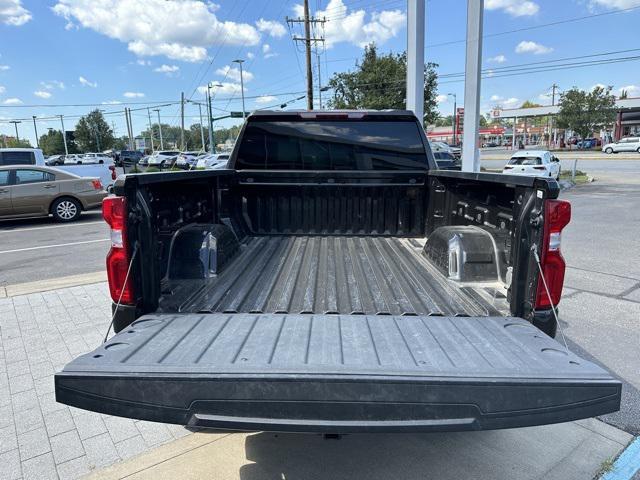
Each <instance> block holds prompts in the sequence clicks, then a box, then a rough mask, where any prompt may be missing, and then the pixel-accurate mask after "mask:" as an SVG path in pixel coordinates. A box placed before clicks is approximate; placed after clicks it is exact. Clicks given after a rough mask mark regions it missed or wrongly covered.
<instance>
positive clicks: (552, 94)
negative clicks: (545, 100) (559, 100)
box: [551, 83, 558, 106]
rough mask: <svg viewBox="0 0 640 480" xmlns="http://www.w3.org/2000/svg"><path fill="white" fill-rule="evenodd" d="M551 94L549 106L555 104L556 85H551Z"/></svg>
mask: <svg viewBox="0 0 640 480" xmlns="http://www.w3.org/2000/svg"><path fill="white" fill-rule="evenodd" d="M551 89H552V93H551V105H553V106H555V104H556V90H557V89H558V85H557V84H555V83H554V84H553V85H551Z"/></svg>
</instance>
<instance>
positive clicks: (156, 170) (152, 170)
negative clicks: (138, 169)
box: [144, 167, 160, 173]
mask: <svg viewBox="0 0 640 480" xmlns="http://www.w3.org/2000/svg"><path fill="white" fill-rule="evenodd" d="M159 171H160V169H159V168H158V167H147V168H146V169H145V171H144V173H154V172H159Z"/></svg>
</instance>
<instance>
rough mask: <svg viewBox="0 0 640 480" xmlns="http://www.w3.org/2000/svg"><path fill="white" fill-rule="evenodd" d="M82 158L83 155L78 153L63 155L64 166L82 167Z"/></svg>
mask: <svg viewBox="0 0 640 480" xmlns="http://www.w3.org/2000/svg"><path fill="white" fill-rule="evenodd" d="M82 157H84V155H82V154H80V153H71V154H69V155H65V157H64V164H65V165H82Z"/></svg>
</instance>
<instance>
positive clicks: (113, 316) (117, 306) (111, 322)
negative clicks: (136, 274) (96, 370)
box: [102, 242, 138, 343]
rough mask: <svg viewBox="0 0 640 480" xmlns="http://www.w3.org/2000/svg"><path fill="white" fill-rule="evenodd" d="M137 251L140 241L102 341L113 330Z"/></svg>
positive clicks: (136, 244)
mask: <svg viewBox="0 0 640 480" xmlns="http://www.w3.org/2000/svg"><path fill="white" fill-rule="evenodd" d="M136 253H138V242H136V243H135V244H134V245H133V253H132V254H131V260H129V266H128V267H127V274H126V275H125V276H124V282H123V283H122V289H121V290H120V297H119V298H118V301H117V302H116V306H115V307H114V308H113V314H112V315H111V321H110V322H109V326H108V327H107V333H105V334H104V340H103V341H102V343H107V340H108V339H109V332H110V331H111V327H112V326H113V321H114V320H115V318H116V314H117V313H118V308H120V302H121V301H122V295H123V294H124V290H125V288H124V287H125V285H126V284H127V281H128V280H129V274H130V273H131V265H133V261H134V260H135V258H136Z"/></svg>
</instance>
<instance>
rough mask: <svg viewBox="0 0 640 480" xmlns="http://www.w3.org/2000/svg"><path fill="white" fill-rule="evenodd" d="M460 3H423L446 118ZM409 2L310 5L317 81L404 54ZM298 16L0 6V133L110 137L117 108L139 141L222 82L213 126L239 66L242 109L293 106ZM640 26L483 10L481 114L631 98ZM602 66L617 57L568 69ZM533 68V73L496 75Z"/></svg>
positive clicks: (236, 90)
mask: <svg viewBox="0 0 640 480" xmlns="http://www.w3.org/2000/svg"><path fill="white" fill-rule="evenodd" d="M466 3H467V2H466V0H427V4H426V15H425V16H426V28H425V39H426V44H427V47H426V51H425V61H428V62H434V63H436V64H437V65H438V67H437V71H438V74H439V75H440V85H439V91H438V100H439V104H438V108H439V110H440V111H441V112H442V114H443V115H446V114H449V113H451V112H452V111H453V97H452V96H451V95H448V94H456V95H457V101H458V105H460V104H462V103H463V101H464V82H463V78H462V77H461V76H460V75H459V74H461V73H462V72H464V63H465V42H464V39H465V29H466ZM406 5H407V0H310V8H311V13H312V14H313V15H316V16H317V17H319V18H326V20H327V21H326V22H325V23H324V28H321V27H318V29H317V31H316V32H315V35H316V36H323V37H324V38H325V39H326V41H325V43H324V46H323V47H322V46H319V48H318V53H319V56H320V76H321V79H322V84H323V85H324V84H326V81H327V79H328V78H330V77H331V75H333V74H334V73H336V72H342V71H348V70H350V69H353V68H354V65H355V62H356V61H357V59H358V58H360V57H361V55H362V51H363V48H364V46H365V45H367V44H368V43H369V42H372V41H374V42H376V44H377V45H378V46H379V48H380V50H381V51H382V52H402V51H404V50H405V49H406V34H407V30H406ZM301 14H302V6H301V5H300V4H299V0H298V1H296V0H250V1H249V0H216V1H215V2H212V1H203V0H0V134H7V135H14V125H13V124H11V123H8V122H9V121H10V120H14V119H21V120H22V123H20V124H19V125H18V128H19V132H20V137H21V138H28V139H30V140H31V142H32V144H34V145H35V135H34V128H33V121H32V120H31V119H32V116H34V115H35V116H36V117H37V128H38V131H39V134H42V133H43V132H45V131H46V129H47V128H60V121H59V119H56V118H52V117H55V116H56V115H64V119H65V127H66V129H67V130H71V129H73V126H74V125H75V123H76V122H77V119H78V118H79V116H81V115H83V114H86V113H87V112H88V111H89V110H91V109H93V108H100V109H101V110H104V112H105V116H106V118H107V120H108V121H109V122H110V123H112V124H113V126H114V128H115V132H116V135H118V136H121V135H125V134H126V126H125V120H124V114H123V110H124V108H125V107H130V108H132V109H134V111H133V113H132V120H133V128H134V131H135V132H136V133H138V132H140V131H141V130H143V129H145V128H146V127H147V125H148V122H149V113H150V114H151V115H153V118H152V120H153V121H154V122H155V121H157V112H154V111H153V110H151V109H155V108H159V110H160V112H159V113H160V115H161V119H162V122H163V123H170V124H173V125H178V124H179V122H180V115H179V114H180V107H179V105H178V104H176V102H178V101H179V99H180V94H181V92H184V94H185V97H186V98H187V99H188V100H193V101H195V102H202V101H203V99H204V89H205V88H206V87H205V85H206V84H207V82H215V83H217V84H219V85H221V86H218V87H215V88H214V91H215V97H214V101H213V106H214V116H223V115H226V114H227V112H228V111H241V110H242V105H241V95H240V90H241V89H240V82H239V80H240V72H239V69H238V64H237V63H234V62H233V60H236V59H243V60H245V62H244V63H243V74H244V84H245V96H246V110H253V109H256V108H265V107H269V106H275V107H276V108H279V106H280V104H282V103H285V102H291V103H289V108H304V106H305V102H304V100H298V101H292V100H295V99H296V98H298V97H300V96H302V95H304V91H305V77H304V54H303V53H302V51H301V47H302V46H301V45H297V46H296V44H295V42H294V41H293V40H292V36H295V35H302V30H301V27H300V25H299V24H296V25H294V26H293V27H292V28H290V27H289V26H288V25H287V22H286V18H287V17H289V18H297V17H298V16H299V15H301ZM639 21H640V0H485V13H484V34H485V37H484V41H483V68H484V69H485V74H484V77H485V78H484V79H483V81H482V90H481V108H482V111H485V112H486V111H489V110H491V109H492V108H494V107H496V106H501V107H503V108H513V107H517V106H520V105H521V104H522V102H524V101H525V100H530V101H533V102H536V103H540V104H543V105H544V104H550V103H551V97H550V95H549V92H550V91H551V86H552V85H553V84H554V83H555V84H557V85H558V89H559V91H563V90H566V89H569V88H571V87H573V86H576V87H579V88H583V89H591V88H593V86H595V85H606V86H611V87H613V93H614V94H616V95H618V94H619V93H620V91H621V89H625V90H626V91H627V92H628V94H629V96H640V58H634V57H640V53H639V52H640V44H638V41H637V39H638V24H639ZM612 52H613V53H612ZM616 52H617V53H616ZM599 54H606V55H600V56H595V57H594V55H599ZM576 57H582V58H576ZM612 58H619V59H623V60H624V61H621V62H619V63H609V62H603V63H601V64H599V65H590V66H581V67H580V68H567V67H568V66H570V65H567V64H568V63H580V62H585V61H592V60H609V59H612ZM534 62H535V65H534V66H535V69H534V70H533V71H521V72H519V73H521V74H519V75H513V72H512V73H510V74H506V73H505V72H501V70H503V69H509V68H513V67H514V66H518V65H523V64H525V65H526V64H532V63H534ZM314 63H315V57H314ZM552 65H553V66H555V67H556V68H553V69H551V68H549V66H552ZM542 67H544V68H542ZM317 70H318V69H317V66H315V67H314V75H315V76H316V80H317V73H318V72H317ZM455 74H458V75H455ZM329 93H330V92H327V93H325V99H324V100H326V96H327V95H328V94H329ZM165 104H171V105H166V106H164V105H165ZM159 105H163V106H160V107H159ZM147 107H149V108H150V112H147ZM135 109H138V110H135ZM203 113H204V112H203ZM197 122H199V107H198V105H197V104H195V103H188V104H187V107H186V120H185V123H186V125H190V124H191V123H197ZM237 122H238V120H236V119H227V120H221V121H218V122H216V124H215V125H216V126H229V125H231V124H234V123H237Z"/></svg>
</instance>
